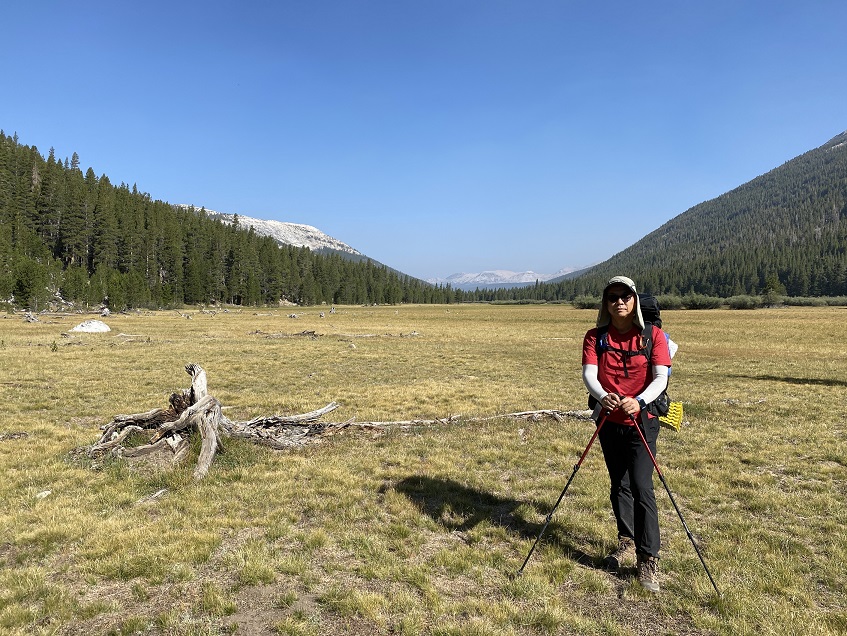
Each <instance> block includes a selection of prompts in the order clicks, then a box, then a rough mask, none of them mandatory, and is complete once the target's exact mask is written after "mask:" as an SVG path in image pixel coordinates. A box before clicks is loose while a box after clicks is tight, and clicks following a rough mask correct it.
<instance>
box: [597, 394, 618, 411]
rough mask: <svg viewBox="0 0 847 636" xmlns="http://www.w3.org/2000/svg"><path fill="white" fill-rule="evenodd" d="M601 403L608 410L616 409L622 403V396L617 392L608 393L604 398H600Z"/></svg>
mask: <svg viewBox="0 0 847 636" xmlns="http://www.w3.org/2000/svg"><path fill="white" fill-rule="evenodd" d="M600 404H602V405H603V408H604V409H606V410H607V411H609V412H611V411H614V410H615V409H616V408H618V407H619V406H620V405H621V396H619V395H618V394H617V393H607V394H606V395H604V396H603V399H602V400H600Z"/></svg>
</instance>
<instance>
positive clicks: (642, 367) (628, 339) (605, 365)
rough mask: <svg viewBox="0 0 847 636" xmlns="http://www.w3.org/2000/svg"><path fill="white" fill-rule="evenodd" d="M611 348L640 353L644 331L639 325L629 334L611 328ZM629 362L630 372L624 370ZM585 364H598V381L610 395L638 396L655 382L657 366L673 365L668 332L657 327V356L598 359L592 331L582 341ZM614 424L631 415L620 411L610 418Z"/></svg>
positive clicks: (610, 353)
mask: <svg viewBox="0 0 847 636" xmlns="http://www.w3.org/2000/svg"><path fill="white" fill-rule="evenodd" d="M606 334H607V338H608V342H609V345H610V346H611V347H614V348H615V349H623V350H624V351H638V349H639V340H640V339H641V329H639V328H638V325H635V326H633V328H632V329H630V330H629V331H627V332H626V333H620V332H619V331H618V330H617V329H615V328H614V327H612V326H611V325H610V326H609V331H607V332H606ZM624 363H626V369H624ZM582 364H583V365H586V364H595V365H597V379H598V380H599V381H600V385H601V386H602V387H603V388H604V389H606V391H608V392H609V393H617V394H618V395H620V396H621V397H637V396H638V395H640V394H641V392H642V391H644V389H646V388H647V387H648V386H649V384H650V383H651V382H652V381H653V372H652V367H653V366H655V365H663V366H666V367H669V366H671V355H670V352H669V351H668V341H667V339H666V338H665V334H664V332H663V331H662V330H661V329H659V328H658V327H657V326H655V325H653V357H652V359H651V360H647V358H646V356H630V357H626V356H623V355H621V354H620V353H618V352H617V351H611V350H609V351H606V352H605V353H603V354H602V355H601V356H600V361H599V363H598V360H597V329H591V330H589V331H588V333H586V334H585V338H584V340H583V341H582ZM609 420H610V421H612V422H621V423H623V422H626V421H627V415H626V414H625V413H624V412H623V411H622V410H621V409H617V410H616V411H615V412H614V413H612V414H611V415H610V416H609Z"/></svg>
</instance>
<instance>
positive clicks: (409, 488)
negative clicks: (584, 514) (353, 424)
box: [394, 475, 602, 567]
mask: <svg viewBox="0 0 847 636" xmlns="http://www.w3.org/2000/svg"><path fill="white" fill-rule="evenodd" d="M394 490H396V491H397V492H399V493H402V494H403V495H405V496H406V497H407V498H408V499H409V500H410V501H411V502H412V503H414V504H415V506H417V507H418V509H419V510H420V511H421V512H422V513H424V514H426V515H427V516H429V517H430V518H432V519H433V520H434V521H435V522H436V523H438V524H440V525H441V526H443V527H444V528H445V529H446V530H448V531H450V532H454V531H455V532H466V531H468V530H470V529H472V528H474V527H475V526H477V525H478V524H479V523H480V522H482V521H488V522H490V523H492V524H495V525H498V526H501V527H503V528H505V529H506V530H508V531H510V532H513V533H515V534H517V535H519V536H521V537H522V538H524V539H531V540H533V541H534V540H535V539H537V538H538V533H539V532H541V528H542V527H543V521H542V522H541V523H537V522H534V521H528V520H527V519H526V518H525V517H524V516H523V514H533V509H534V511H535V512H537V513H540V514H541V515H544V518H545V520H546V516H547V515H548V514H549V513H550V509H551V508H552V507H553V504H551V503H545V502H539V501H535V500H531V501H516V500H515V499H509V498H504V497H498V496H496V495H492V494H491V493H487V492H483V491H481V490H477V489H475V488H469V487H467V486H463V485H462V484H460V483H458V482H455V481H453V480H452V479H437V478H433V477H426V476H423V475H413V476H410V477H406V478H404V479H402V480H400V481H399V482H398V483H397V484H396V485H395V486H394ZM562 503H564V500H563V502H562ZM522 513H523V514H522ZM559 514H564V513H563V511H562V505H561V504H560V505H559V508H558V509H557V511H556V513H555V514H554V515H553V518H552V519H551V521H550V524H549V525H548V526H547V529H546V530H545V532H544V536H543V537H542V541H543V542H547V543H552V544H555V545H557V547H558V548H559V549H560V550H562V552H563V554H564V555H565V556H567V557H569V558H571V559H573V560H574V561H576V562H578V563H580V564H582V565H586V566H589V567H600V566H601V562H600V560H598V559H597V557H594V556H591V555H588V554H586V553H585V552H583V551H582V549H580V548H579V547H577V545H576V544H575V543H574V542H573V541H572V539H570V538H569V537H568V536H567V535H566V533H564V532H563V531H562V528H561V526H558V525H557V523H556V516H557V515H559ZM596 543H597V545H596V546H595V547H596V550H593V551H594V552H595V553H599V551H600V550H601V549H602V546H601V545H600V543H599V542H596Z"/></svg>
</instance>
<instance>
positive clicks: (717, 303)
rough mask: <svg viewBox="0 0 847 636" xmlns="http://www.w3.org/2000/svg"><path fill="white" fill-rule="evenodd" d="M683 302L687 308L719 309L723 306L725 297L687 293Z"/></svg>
mask: <svg viewBox="0 0 847 636" xmlns="http://www.w3.org/2000/svg"><path fill="white" fill-rule="evenodd" d="M682 304H683V305H685V307H686V309H719V308H720V307H722V306H723V299H721V298H717V297H716V296H704V295H703V294H686V295H685V297H684V298H683V299H682Z"/></svg>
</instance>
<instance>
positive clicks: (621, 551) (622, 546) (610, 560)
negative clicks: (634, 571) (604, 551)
mask: <svg viewBox="0 0 847 636" xmlns="http://www.w3.org/2000/svg"><path fill="white" fill-rule="evenodd" d="M634 560H635V541H633V540H632V539H630V538H629V537H618V548H617V550H615V551H614V552H612V553H611V554H610V555H609V556H607V557H606V558H605V559H604V560H603V565H605V566H606V568H607V569H609V570H612V571H614V572H617V571H618V570H619V569H620V568H622V567H623V566H624V565H626V564H627V563H632V562H633V561H634Z"/></svg>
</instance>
